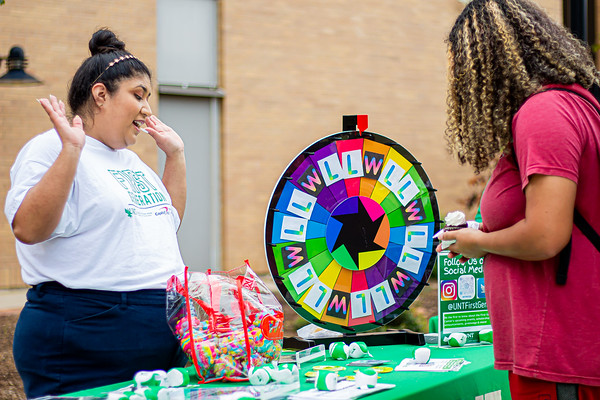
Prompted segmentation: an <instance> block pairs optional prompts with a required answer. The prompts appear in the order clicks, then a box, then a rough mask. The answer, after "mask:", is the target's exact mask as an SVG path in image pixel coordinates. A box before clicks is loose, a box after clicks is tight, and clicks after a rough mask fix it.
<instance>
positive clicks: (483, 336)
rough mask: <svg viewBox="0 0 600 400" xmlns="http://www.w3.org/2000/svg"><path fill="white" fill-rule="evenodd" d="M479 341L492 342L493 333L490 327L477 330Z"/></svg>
mask: <svg viewBox="0 0 600 400" xmlns="http://www.w3.org/2000/svg"><path fill="white" fill-rule="evenodd" d="M479 341H480V342H481V343H490V344H491V343H494V335H493V332H492V330H491V329H483V330H480V331H479Z"/></svg>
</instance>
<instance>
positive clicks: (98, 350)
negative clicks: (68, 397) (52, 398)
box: [13, 282, 187, 398]
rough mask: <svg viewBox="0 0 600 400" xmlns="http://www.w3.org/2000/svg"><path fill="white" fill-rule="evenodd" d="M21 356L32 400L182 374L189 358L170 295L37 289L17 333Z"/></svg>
mask: <svg viewBox="0 0 600 400" xmlns="http://www.w3.org/2000/svg"><path fill="white" fill-rule="evenodd" d="M13 355H14V359H15V364H16V366H17V370H18V371H19V374H20V375H21V379H22V380H23V385H24V388H25V394H26V395H27V398H34V397H41V396H46V395H60V394H65V393H70V392H74V391H77V390H83V389H89V388H93V387H97V386H102V385H108V384H112V383H118V382H123V381H128V380H131V379H133V375H134V374H135V373H136V372H137V371H141V370H155V369H162V370H168V369H170V368H173V367H182V366H184V365H185V364H186V362H187V357H186V356H185V354H184V353H183V351H181V349H180V347H179V343H178V341H177V339H176V338H175V336H174V335H173V333H172V332H171V330H170V329H169V326H168V325H167V319H166V292H165V290H158V289H157V290H140V291H135V292H126V293H121V292H109V291H99V290H85V289H82V290H74V289H67V288H65V287H64V286H62V285H59V284H58V283H55V282H50V283H43V284H40V285H36V286H35V287H33V288H32V289H30V290H29V291H28V292H27V302H26V303H25V307H24V308H23V310H22V311H21V315H20V316H19V321H18V322H17V326H16V328H15V337H14V341H13Z"/></svg>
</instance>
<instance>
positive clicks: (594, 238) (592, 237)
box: [573, 209, 600, 252]
mask: <svg viewBox="0 0 600 400" xmlns="http://www.w3.org/2000/svg"><path fill="white" fill-rule="evenodd" d="M573 221H574V222H575V225H576V226H577V228H579V230H580V231H581V232H582V233H583V234H584V235H585V237H586V238H588V240H589V241H590V242H591V243H592V244H593V245H594V247H595V248H596V250H598V251H599V252H600V235H598V232H596V230H595V229H594V228H593V227H592V226H591V225H590V224H589V222H587V220H586V219H585V218H583V215H581V214H580V213H579V211H577V209H575V214H574V215H573Z"/></svg>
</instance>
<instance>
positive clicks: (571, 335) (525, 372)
mask: <svg viewBox="0 0 600 400" xmlns="http://www.w3.org/2000/svg"><path fill="white" fill-rule="evenodd" d="M447 44H448V56H449V67H448V75H449V78H448V80H449V82H448V97H447V110H448V115H447V128H446V132H445V138H446V140H447V143H448V148H449V150H450V152H451V153H454V154H455V155H456V156H457V158H458V160H459V162H460V163H461V164H464V163H468V164H470V165H471V166H472V167H473V168H474V170H475V172H476V173H480V172H482V171H484V170H486V169H488V168H493V171H492V175H491V178H490V180H489V182H488V184H487V187H486V189H485V191H484V193H483V196H482V200H481V214H482V219H483V224H482V226H481V229H480V230H476V229H470V228H465V229H461V230H457V231H451V232H445V233H443V235H442V236H441V237H440V239H443V240H455V241H456V242H455V243H454V244H452V245H451V246H450V247H449V251H450V257H460V258H461V261H464V260H465V259H467V258H473V257H476V258H478V257H485V262H484V278H485V288H486V299H487V303H488V310H489V314H490V320H491V324H492V328H493V331H494V356H495V367H496V368H497V369H501V370H508V371H509V372H508V374H509V382H510V387H511V393H512V398H513V399H538V398H542V397H538V396H543V395H546V396H548V397H544V398H548V399H556V398H559V399H560V398H562V397H561V396H563V395H564V394H565V393H571V394H578V395H579V396H580V398H589V399H591V398H595V399H598V398H600V340H598V338H597V335H596V330H597V326H598V323H599V322H600V302H598V300H597V299H598V297H599V296H600V252H598V251H597V250H596V248H595V247H594V245H593V244H592V243H591V242H590V240H588V239H587V237H586V236H584V234H583V233H582V232H581V231H580V230H579V228H578V227H577V226H578V225H577V226H575V227H574V225H573V224H574V215H577V213H579V214H580V215H582V216H583V218H585V220H586V221H588V223H589V224H590V225H591V226H592V227H594V229H595V230H596V231H600V207H598V206H597V203H598V199H599V198H600V184H598V182H600V116H599V114H598V112H597V111H596V108H597V107H600V104H599V103H598V101H597V100H596V99H595V98H594V96H593V95H592V94H591V93H590V91H589V89H590V88H591V87H592V86H593V85H594V84H598V82H599V80H600V74H599V72H598V70H597V68H596V66H595V65H594V62H593V60H592V57H591V52H590V50H589V48H588V47H587V46H586V45H584V44H583V43H582V42H581V41H579V40H578V39H576V38H575V37H574V36H573V35H572V34H571V33H569V32H568V31H567V30H566V29H565V28H564V27H562V26H561V25H560V24H558V23H556V22H555V21H553V20H552V19H551V18H550V17H549V16H548V15H547V14H546V13H545V12H544V11H543V10H542V9H540V7H539V6H537V5H536V4H535V3H534V2H532V1H529V0H473V1H472V2H470V3H469V4H467V5H466V6H465V9H464V10H463V11H462V13H461V14H460V16H459V17H458V18H457V20H456V22H455V24H454V26H453V27H452V29H451V31H450V33H449V36H448V39H447ZM565 248H567V249H568V248H570V250H571V252H570V256H569V253H568V251H567V250H565V251H563V249H565ZM437 250H438V251H441V246H439V247H438V249H437ZM565 255H566V256H565ZM561 256H562V257H563V260H564V259H565V258H564V257H567V258H566V260H567V262H568V269H569V271H568V279H567V280H566V282H565V281H564V278H565V277H564V276H559V275H557V271H559V272H560V269H559V265H564V262H563V264H561V262H560V259H561ZM559 278H560V279H559ZM557 393H558V394H557ZM557 396H558V397H557ZM569 398H571V397H569ZM573 398H576V397H573Z"/></svg>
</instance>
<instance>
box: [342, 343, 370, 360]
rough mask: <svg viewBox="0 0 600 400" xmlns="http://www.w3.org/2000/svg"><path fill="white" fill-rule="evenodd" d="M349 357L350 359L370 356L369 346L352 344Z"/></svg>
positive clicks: (349, 347)
mask: <svg viewBox="0 0 600 400" xmlns="http://www.w3.org/2000/svg"><path fill="white" fill-rule="evenodd" d="M348 355H349V356H350V358H362V357H364V356H366V355H371V354H369V350H367V344H366V343H365V342H352V343H350V346H348Z"/></svg>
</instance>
